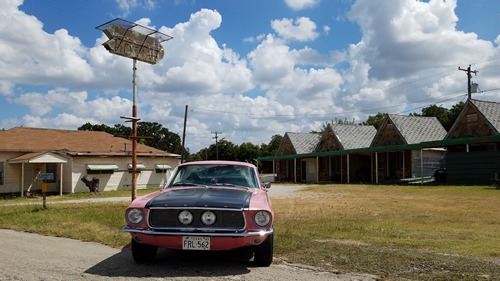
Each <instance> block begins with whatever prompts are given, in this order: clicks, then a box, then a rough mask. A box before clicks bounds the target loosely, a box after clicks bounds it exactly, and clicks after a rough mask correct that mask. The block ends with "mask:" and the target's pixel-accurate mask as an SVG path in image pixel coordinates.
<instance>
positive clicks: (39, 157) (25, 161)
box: [7, 152, 68, 197]
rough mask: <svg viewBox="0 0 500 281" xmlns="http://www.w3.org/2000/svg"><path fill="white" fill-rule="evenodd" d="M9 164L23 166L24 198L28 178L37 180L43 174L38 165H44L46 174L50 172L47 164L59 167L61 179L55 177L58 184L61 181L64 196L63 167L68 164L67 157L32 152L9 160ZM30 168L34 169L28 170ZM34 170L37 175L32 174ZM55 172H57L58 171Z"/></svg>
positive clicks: (22, 184)
mask: <svg viewBox="0 0 500 281" xmlns="http://www.w3.org/2000/svg"><path fill="white" fill-rule="evenodd" d="M7 163H9V164H21V197H23V196H24V190H25V180H26V176H28V177H29V178H32V179H35V178H37V177H38V175H39V174H41V173H42V169H39V170H37V168H36V165H37V164H42V165H43V166H44V169H43V171H44V172H48V171H47V164H57V165H58V166H59V177H58V178H57V177H54V180H56V182H57V180H59V195H62V182H63V165H64V164H65V163H68V159H67V158H66V157H63V156H61V155H59V154H57V153H53V152H32V153H26V154H23V155H20V156H17V157H14V158H11V159H9V160H7ZM29 168H32V169H31V170H28V169H29ZM33 170H34V171H35V172H36V173H33V172H31V171H33ZM53 172H57V170H55V171H53ZM55 174H57V173H55ZM54 176H57V175H54Z"/></svg>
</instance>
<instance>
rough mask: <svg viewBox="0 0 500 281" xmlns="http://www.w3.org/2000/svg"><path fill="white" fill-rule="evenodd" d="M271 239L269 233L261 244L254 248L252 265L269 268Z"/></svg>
mask: <svg viewBox="0 0 500 281" xmlns="http://www.w3.org/2000/svg"><path fill="white" fill-rule="evenodd" d="M273 237H274V235H273V234H272V233H271V234H269V236H267V239H266V240H265V241H264V242H262V244H260V245H258V246H255V252H254V257H253V260H254V263H255V264H257V265H259V266H270V265H271V263H272V262H273V247H274V245H273Z"/></svg>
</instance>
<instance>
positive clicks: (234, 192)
mask: <svg viewBox="0 0 500 281" xmlns="http://www.w3.org/2000/svg"><path fill="white" fill-rule="evenodd" d="M251 197H252V192H251V191H249V190H247V189H229V188H219V187H217V188H213V187H203V188H199V187H197V188H182V189H170V190H169V189H167V190H165V191H164V192H162V193H160V194H159V195H158V196H157V197H155V198H153V199H152V200H150V201H149V202H148V203H147V204H146V207H147V208H155V207H156V208H158V207H159V208H165V207H168V208H181V207H183V208H186V207H187V208H189V207H191V208H221V209H247V208H248V207H249V206H250V198H251Z"/></svg>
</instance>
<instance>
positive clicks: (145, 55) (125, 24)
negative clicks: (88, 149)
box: [96, 18, 173, 201]
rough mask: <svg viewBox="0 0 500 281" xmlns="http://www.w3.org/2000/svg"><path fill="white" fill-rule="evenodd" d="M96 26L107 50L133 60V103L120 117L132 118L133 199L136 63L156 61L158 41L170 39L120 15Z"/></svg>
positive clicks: (159, 54)
mask: <svg viewBox="0 0 500 281" xmlns="http://www.w3.org/2000/svg"><path fill="white" fill-rule="evenodd" d="M96 29H99V30H101V31H102V32H104V34H105V35H106V36H107V37H108V39H109V40H108V41H106V42H104V43H103V44H102V45H103V46H104V47H105V48H106V50H108V51H109V52H110V53H112V54H115V55H119V56H123V57H126V58H130V59H133V61H134V62H133V68H132V71H133V74H132V86H133V103H132V117H127V116H122V117H121V118H124V119H127V120H130V121H132V188H131V197H132V201H134V200H135V198H136V189H137V174H136V173H137V121H138V120H139V118H138V117H137V105H136V96H137V84H136V82H135V77H136V75H135V73H136V70H137V67H136V63H137V60H140V61H142V62H145V63H149V64H156V63H157V62H159V61H160V60H161V59H162V58H163V55H164V54H165V51H164V50H163V46H162V45H161V42H164V41H168V40H170V39H172V38H173V37H172V36H169V35H166V34H163V33H161V32H159V31H157V30H154V29H151V28H149V27H146V26H142V25H140V24H137V23H133V22H130V21H127V20H124V19H121V18H117V19H114V20H112V21H109V22H107V23H104V24H101V25H99V26H98V27H96Z"/></svg>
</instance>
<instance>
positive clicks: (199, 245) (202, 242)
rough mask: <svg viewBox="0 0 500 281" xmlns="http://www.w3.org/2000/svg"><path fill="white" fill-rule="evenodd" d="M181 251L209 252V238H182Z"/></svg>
mask: <svg viewBox="0 0 500 281" xmlns="http://www.w3.org/2000/svg"><path fill="white" fill-rule="evenodd" d="M182 249H183V250H201V251H208V250H210V237H203V236H182Z"/></svg>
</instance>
